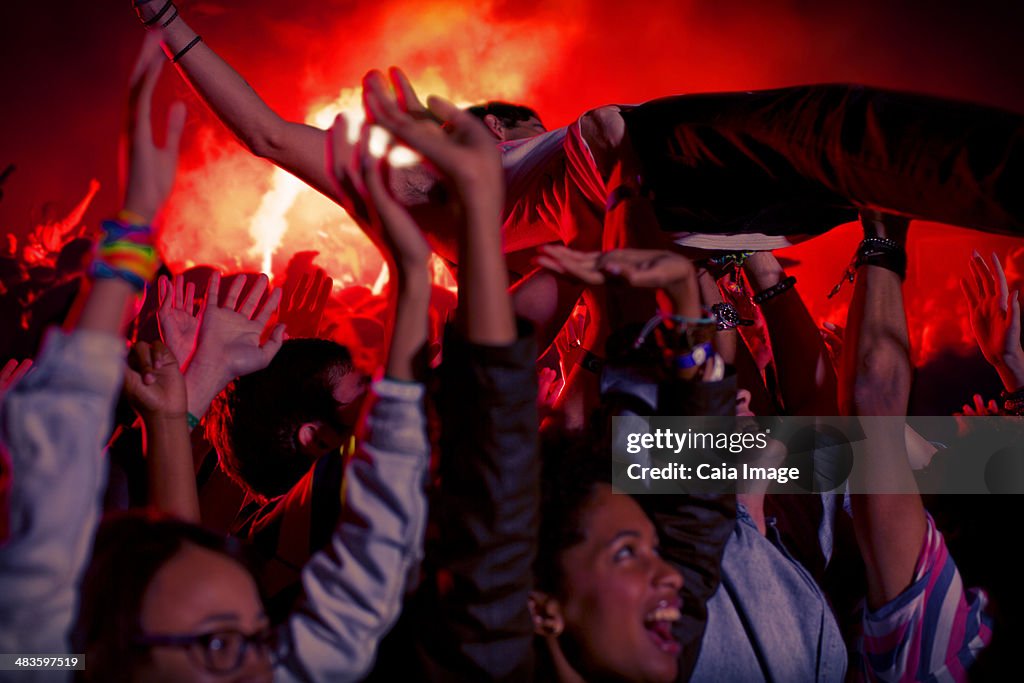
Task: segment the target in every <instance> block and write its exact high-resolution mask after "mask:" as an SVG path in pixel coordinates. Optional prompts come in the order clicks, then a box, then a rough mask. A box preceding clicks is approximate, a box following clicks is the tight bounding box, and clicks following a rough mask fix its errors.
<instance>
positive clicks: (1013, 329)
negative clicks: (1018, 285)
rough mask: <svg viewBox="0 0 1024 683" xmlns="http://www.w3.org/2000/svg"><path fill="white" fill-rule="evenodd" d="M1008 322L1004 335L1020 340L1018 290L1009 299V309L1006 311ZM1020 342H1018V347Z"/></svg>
mask: <svg viewBox="0 0 1024 683" xmlns="http://www.w3.org/2000/svg"><path fill="white" fill-rule="evenodd" d="M1008 315H1009V320H1008V323H1009V324H1008V325H1007V327H1006V334H1007V336H1009V337H1010V338H1011V339H1020V290H1019V289H1015V290H1013V296H1011V297H1010V307H1009V311H1008ZM1019 345H1020V342H1018V346H1019Z"/></svg>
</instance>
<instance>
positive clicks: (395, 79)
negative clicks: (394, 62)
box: [388, 66, 426, 111]
mask: <svg viewBox="0 0 1024 683" xmlns="http://www.w3.org/2000/svg"><path fill="white" fill-rule="evenodd" d="M388 75H389V76H390V77H391V85H392V87H394V89H395V93H396V94H397V95H398V106H399V107H401V108H402V109H403V110H405V111H424V110H425V109H426V107H424V106H423V103H422V102H420V98H419V96H418V95H416V91H415V90H414V89H413V87H412V83H410V82H409V79H408V78H407V77H406V75H405V72H403V71H402V70H401V69H399V68H398V67H397V66H393V67H391V68H390V69H388Z"/></svg>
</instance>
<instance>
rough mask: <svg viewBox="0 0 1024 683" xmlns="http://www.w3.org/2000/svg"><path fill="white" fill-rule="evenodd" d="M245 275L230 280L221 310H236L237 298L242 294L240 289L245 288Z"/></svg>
mask: <svg viewBox="0 0 1024 683" xmlns="http://www.w3.org/2000/svg"><path fill="white" fill-rule="evenodd" d="M246 277H247V276H245V275H237V276H235V278H234V279H233V280H231V286H230V287H228V293H227V294H226V295H225V297H224V304H223V308H227V309H230V310H232V311H234V310H236V308H235V306H236V304H238V296H239V295H240V294H241V293H242V288H243V287H245V280H246Z"/></svg>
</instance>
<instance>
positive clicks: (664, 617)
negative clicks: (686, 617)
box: [644, 600, 682, 655]
mask: <svg viewBox="0 0 1024 683" xmlns="http://www.w3.org/2000/svg"><path fill="white" fill-rule="evenodd" d="M681 618H682V614H681V613H680V612H679V605H678V604H673V603H672V602H669V601H667V600H663V601H661V602H659V603H658V606H657V607H655V608H654V609H652V610H651V611H650V612H648V613H647V615H646V616H645V617H644V628H645V629H647V633H648V634H650V636H651V640H653V641H654V644H655V645H657V646H658V649H659V650H661V651H662V652H666V653H668V654H672V655H676V654H679V651H680V650H681V649H682V648H681V646H680V644H679V641H678V640H676V637H675V636H674V635H673V634H672V624H674V623H675V622H677V621H679V620H680V619H681Z"/></svg>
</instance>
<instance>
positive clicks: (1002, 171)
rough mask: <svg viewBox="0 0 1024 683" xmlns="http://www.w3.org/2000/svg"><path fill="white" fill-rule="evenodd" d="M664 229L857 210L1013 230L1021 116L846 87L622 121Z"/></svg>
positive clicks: (771, 230)
mask: <svg viewBox="0 0 1024 683" xmlns="http://www.w3.org/2000/svg"><path fill="white" fill-rule="evenodd" d="M623 116H624V118H625V121H626V125H627V128H628V131H629V134H630V137H631V139H632V141H633V145H634V147H635V148H636V151H637V154H638V156H639V158H640V161H641V164H642V167H643V169H644V181H645V183H646V184H647V186H648V187H649V188H650V189H651V190H652V191H653V195H654V205H655V210H656V212H657V214H658V218H659V221H660V223H661V228H662V229H663V230H668V231H671V232H682V231H687V232H702V233H715V234H718V233H736V232H739V233H742V232H764V233H766V234H777V235H790V234H798V233H799V234H818V233H821V232H825V231H826V230H828V229H830V228H832V227H834V226H836V225H838V224H840V223H845V222H848V221H851V220H854V219H855V218H856V213H857V210H858V209H862V208H869V209H878V210H882V211H887V212H890V213H895V214H900V215H903V216H908V217H910V218H917V219H922V220H929V221H936V222H940V223H948V224H952V225H960V226H964V227H970V228H977V229H980V230H985V231H988V232H995V233H1001V234H1011V235H1024V116H1022V115H1020V114H1014V113H1011V112H1006V111H1002V110H999V109H994V108H991V107H983V106H979V105H974V104H967V103H962V102H956V101H951V100H945V99H941V98H936V97H926V96H921V95H909V94H905V93H900V92H892V91H885V90H878V89H873V88H866V87H863V86H850V85H813V86H800V87H793V88H783V89H779V90H765V91H756V92H745V93H724V94H701V95H681V96H677V97H668V98H664V99H660V100H654V101H651V102H648V103H646V104H643V105H640V106H638V107H634V108H632V109H629V110H627V111H625V112H624V113H623Z"/></svg>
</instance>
